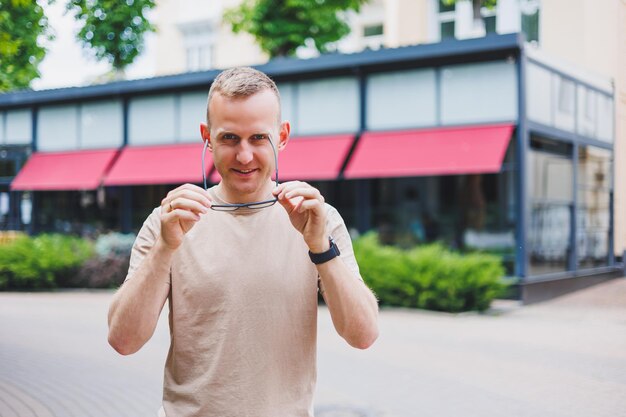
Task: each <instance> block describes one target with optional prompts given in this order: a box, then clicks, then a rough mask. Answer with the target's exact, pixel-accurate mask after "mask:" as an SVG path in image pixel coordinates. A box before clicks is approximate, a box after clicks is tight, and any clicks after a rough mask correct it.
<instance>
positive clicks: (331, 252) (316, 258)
mask: <svg viewBox="0 0 626 417" xmlns="http://www.w3.org/2000/svg"><path fill="white" fill-rule="evenodd" d="M328 243H330V247H329V248H328V250H327V251H326V252H322V253H313V252H311V251H309V258H311V262H313V263H314V264H315V265H319V264H323V263H325V262H328V261H330V260H331V259H333V258H336V257H337V256H339V255H341V252H339V248H338V247H337V244H336V243H335V241H334V240H333V238H332V237H329V238H328Z"/></svg>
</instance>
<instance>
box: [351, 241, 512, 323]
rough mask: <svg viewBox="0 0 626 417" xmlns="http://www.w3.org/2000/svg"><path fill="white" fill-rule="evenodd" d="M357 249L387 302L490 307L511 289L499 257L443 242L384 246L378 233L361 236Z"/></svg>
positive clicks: (373, 285)
mask: <svg viewBox="0 0 626 417" xmlns="http://www.w3.org/2000/svg"><path fill="white" fill-rule="evenodd" d="M354 251H355V254H356V258H357V260H358V262H359V267H360V269H361V275H362V276H363V279H364V280H365V282H366V283H367V284H368V286H369V287H370V288H371V289H372V290H373V291H374V292H375V293H376V296H377V297H378V299H379V300H380V303H381V305H389V306H400V307H411V308H423V309H428V310H437V311H448V312H461V311H470V310H477V311H484V310H486V309H488V308H489V306H490V304H491V301H492V300H493V299H494V298H496V297H498V296H499V295H501V294H502V293H503V291H504V289H505V287H506V285H505V283H504V281H503V277H504V273H505V271H504V268H503V266H502V262H501V260H500V258H499V257H497V256H494V255H487V254H467V255H465V254H459V253H456V252H452V251H450V250H448V249H446V248H445V247H444V246H443V245H441V244H432V245H426V246H418V247H415V248H413V249H410V250H403V249H399V248H396V247H393V246H383V245H381V244H379V242H378V237H377V235H376V234H375V233H368V234H366V235H363V236H362V237H360V238H359V239H357V240H355V242H354Z"/></svg>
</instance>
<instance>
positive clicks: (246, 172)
mask: <svg viewBox="0 0 626 417" xmlns="http://www.w3.org/2000/svg"><path fill="white" fill-rule="evenodd" d="M233 171H235V172H236V173H238V174H243V175H248V174H251V173H252V172H254V171H256V169H235V168H233Z"/></svg>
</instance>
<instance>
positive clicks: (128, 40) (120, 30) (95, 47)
mask: <svg viewBox="0 0 626 417" xmlns="http://www.w3.org/2000/svg"><path fill="white" fill-rule="evenodd" d="M154 6H155V1H154V0H122V1H119V0H69V2H68V4H67V9H68V10H69V11H71V12H73V13H74V18H75V19H76V20H77V21H79V22H80V24H81V29H80V31H79V32H78V34H77V35H76V38H77V39H78V41H79V42H81V43H82V44H83V46H84V47H86V48H87V49H90V50H92V51H93V53H94V54H95V56H96V58H97V59H98V60H106V61H108V62H109V63H110V64H111V65H112V66H113V68H114V69H115V70H116V71H123V70H124V68H125V67H126V66H128V65H129V64H130V63H132V62H133V61H134V59H135V58H136V57H137V55H139V54H140V53H141V51H142V50H143V46H144V35H145V33H146V32H149V31H154V26H153V25H152V24H151V23H150V21H149V20H148V19H147V18H146V13H147V12H148V11H149V10H151V9H152V8H154Z"/></svg>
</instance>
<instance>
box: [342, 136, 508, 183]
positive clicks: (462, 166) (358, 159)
mask: <svg viewBox="0 0 626 417" xmlns="http://www.w3.org/2000/svg"><path fill="white" fill-rule="evenodd" d="M512 133H513V125H508V124H507V125H493V126H477V127H474V126H472V127H454V128H439V129H426V130H413V131H401V132H366V133H364V134H363V136H361V139H360V140H359V143H358V144H357V146H356V148H355V150H354V153H353V155H352V158H351V160H350V162H349V163H348V166H347V167H346V170H345V172H344V175H345V177H346V178H379V177H412V176H425V175H455V174H478V173H492V172H498V171H500V167H501V166H502V160H503V159H504V155H505V153H506V149H507V147H508V144H509V140H510V139H511V134H512Z"/></svg>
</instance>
